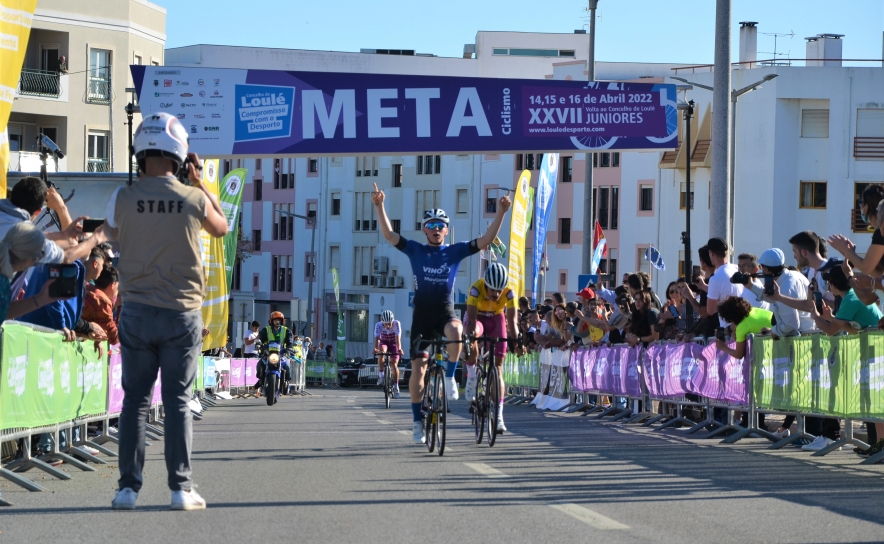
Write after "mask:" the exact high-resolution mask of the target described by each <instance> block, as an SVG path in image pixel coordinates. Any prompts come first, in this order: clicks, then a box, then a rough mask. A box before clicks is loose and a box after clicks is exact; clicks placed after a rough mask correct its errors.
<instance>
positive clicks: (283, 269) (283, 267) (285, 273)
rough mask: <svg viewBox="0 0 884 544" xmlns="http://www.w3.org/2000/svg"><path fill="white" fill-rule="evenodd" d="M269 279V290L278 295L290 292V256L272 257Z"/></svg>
mask: <svg viewBox="0 0 884 544" xmlns="http://www.w3.org/2000/svg"><path fill="white" fill-rule="evenodd" d="M272 260H273V265H272V270H271V274H272V275H271V277H270V290H271V291H275V292H278V293H290V292H291V291H292V257H291V255H274V256H273V259H272Z"/></svg>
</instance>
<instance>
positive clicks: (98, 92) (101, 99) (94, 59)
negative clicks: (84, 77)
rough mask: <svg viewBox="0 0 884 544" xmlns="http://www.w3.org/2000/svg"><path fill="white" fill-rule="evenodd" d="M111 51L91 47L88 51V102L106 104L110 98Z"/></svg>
mask: <svg viewBox="0 0 884 544" xmlns="http://www.w3.org/2000/svg"><path fill="white" fill-rule="evenodd" d="M110 66H111V52H110V51H108V50H107V49H91V50H90V51H89V89H88V90H87V94H86V98H87V101H88V102H93V103H98V104H107V103H109V102H110V98H111V88H110V84H111V82H110Z"/></svg>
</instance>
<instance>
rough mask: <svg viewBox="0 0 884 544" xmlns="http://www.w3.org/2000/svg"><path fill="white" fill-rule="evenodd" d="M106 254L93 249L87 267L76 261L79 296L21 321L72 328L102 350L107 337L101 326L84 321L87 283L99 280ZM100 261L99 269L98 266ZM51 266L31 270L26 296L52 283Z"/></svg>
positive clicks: (77, 293)
mask: <svg viewBox="0 0 884 544" xmlns="http://www.w3.org/2000/svg"><path fill="white" fill-rule="evenodd" d="M104 255H105V254H104V252H103V251H101V250H100V249H98V248H93V251H92V253H91V254H90V256H89V259H88V260H87V261H86V264H85V265H84V264H83V263H82V262H80V261H76V262H75V263H74V265H75V266H76V267H77V289H76V295H75V296H74V297H73V298H70V299H67V300H56V301H54V302H52V303H50V304H48V305H47V306H44V307H41V308H38V309H36V310H34V311H32V312H29V313H27V314H25V315H23V316H21V317H20V318H19V320H20V321H24V322H25V323H33V324H34V325H40V326H43V327H47V328H50V329H55V330H57V331H63V330H65V329H70V330H72V331H74V332H75V333H76V334H77V335H78V336H82V337H87V338H89V339H91V340H94V341H95V348H96V350H99V351H100V342H102V341H104V340H107V334H106V333H105V332H104V329H102V328H101V327H100V326H98V325H96V324H94V323H90V322H88V321H85V320H83V319H81V317H82V316H81V314H82V312H83V303H84V300H85V295H86V282H87V281H89V280H94V279H95V278H97V277H98V274H99V273H100V272H101V270H102V268H103V266H104ZM96 261H100V263H99V264H100V266H95V265H96ZM49 268H50V265H46V264H44V265H40V266H37V267H35V268H33V269H32V273H31V277H30V280H29V281H28V287H27V289H26V290H25V296H26V297H31V296H34V295H36V294H38V293H40V292H41V291H42V290H43V288H44V286H45V285H46V283H47V282H48V280H49Z"/></svg>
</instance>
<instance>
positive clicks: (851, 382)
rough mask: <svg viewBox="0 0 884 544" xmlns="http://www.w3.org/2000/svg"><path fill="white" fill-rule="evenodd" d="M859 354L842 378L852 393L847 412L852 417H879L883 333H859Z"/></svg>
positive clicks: (883, 408) (882, 410)
mask: <svg viewBox="0 0 884 544" xmlns="http://www.w3.org/2000/svg"><path fill="white" fill-rule="evenodd" d="M859 349H860V356H859V359H858V360H857V359H855V360H854V361H852V363H851V365H850V367H849V368H848V373H849V376H848V378H847V379H846V380H845V384H846V385H847V387H848V388H849V389H850V390H851V391H853V392H854V395H853V397H852V398H851V399H850V403H849V405H848V407H847V415H848V416H849V417H854V418H862V417H868V416H874V417H881V415H882V414H884V333H882V332H881V331H874V332H868V333H863V334H861V335H860V346H859Z"/></svg>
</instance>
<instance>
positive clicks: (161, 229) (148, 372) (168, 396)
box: [104, 113, 227, 510]
mask: <svg viewBox="0 0 884 544" xmlns="http://www.w3.org/2000/svg"><path fill="white" fill-rule="evenodd" d="M133 144H134V151H135V158H136V159H137V160H138V175H139V178H138V181H137V182H136V183H134V184H133V185H131V186H128V187H121V188H120V189H117V190H116V191H115V192H114V193H113V195H111V199H110V202H108V208H107V210H108V211H107V219H106V221H105V224H104V229H105V230H107V231H108V234H109V237H110V238H111V239H119V241H120V260H119V266H118V270H119V273H120V295H121V296H122V297H123V298H124V299H125V300H126V303H125V304H124V305H123V309H122V312H121V316H120V331H119V334H120V345H121V351H122V356H123V379H122V384H123V392H124V393H125V397H124V400H123V411H122V414H121V415H120V427H119V428H120V432H119V436H118V438H119V441H120V451H119V462H120V480H119V483H118V487H119V489H118V491H117V492H116V496H115V497H114V500H113V502H112V503H111V506H112V507H113V508H114V509H115V510H133V509H134V508H135V501H136V500H137V499H138V492H139V491H140V490H141V485H142V483H143V477H142V470H143V468H144V454H145V452H144V436H145V435H144V432H145V423H146V421H147V413H148V410H149V408H150V400H151V396H152V392H153V384H154V382H155V381H156V379H157V373H158V372H159V371H160V370H161V369H162V373H161V376H162V378H161V379H162V392H163V406H164V408H165V412H166V419H165V431H166V435H165V440H164V443H165V452H164V453H165V457H166V469H167V470H168V474H169V476H168V485H169V489H170V490H171V491H172V501H171V502H172V504H171V506H172V509H173V510H200V509H204V508H205V507H206V502H205V501H204V500H203V498H202V497H200V496H199V494H198V493H197V492H196V491H195V490H194V486H193V480H192V479H191V464H190V453H191V442H192V439H193V429H192V421H191V414H190V407H189V406H188V402H190V399H191V393H192V388H193V381H194V379H195V378H196V370H197V364H198V361H199V357H200V348H201V346H202V338H201V332H202V329H203V320H202V314H201V312H200V309H201V307H202V304H203V298H204V297H205V294H206V277H205V270H204V269H203V262H202V251H201V248H200V231H201V230H203V229H205V231H206V232H207V233H209V235H211V236H213V237H215V238H220V237H222V236H224V235H225V234H227V218H226V217H225V216H224V213H223V212H222V210H221V205H220V203H219V202H218V197H216V196H214V195H213V194H212V193H211V192H209V191H208V190H207V188H206V187H205V186H204V185H202V183H201V182H200V176H199V171H200V170H201V169H202V167H201V166H200V162H199V157H197V156H196V154H194V153H188V136H187V130H186V129H185V128H184V127H183V126H182V125H181V122H180V121H178V119H177V118H175V117H173V116H172V115H170V114H168V113H155V114H148V115H145V117H144V121H143V122H142V123H141V126H139V127H138V130H137V132H136V133H135V139H134V142H133ZM183 180H187V181H189V184H187V183H184V182H183ZM190 185H192V186H190Z"/></svg>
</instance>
